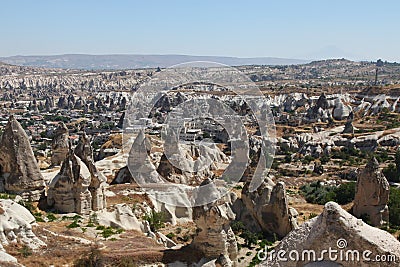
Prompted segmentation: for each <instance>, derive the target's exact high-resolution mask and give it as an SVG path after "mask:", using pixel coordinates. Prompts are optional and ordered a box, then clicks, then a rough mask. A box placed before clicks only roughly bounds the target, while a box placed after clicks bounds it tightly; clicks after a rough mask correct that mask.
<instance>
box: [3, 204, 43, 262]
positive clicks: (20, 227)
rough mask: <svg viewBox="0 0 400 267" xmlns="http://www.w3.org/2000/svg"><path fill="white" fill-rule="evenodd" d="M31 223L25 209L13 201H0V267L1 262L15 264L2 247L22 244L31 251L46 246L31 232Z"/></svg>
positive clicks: (33, 219)
mask: <svg viewBox="0 0 400 267" xmlns="http://www.w3.org/2000/svg"><path fill="white" fill-rule="evenodd" d="M33 223H35V218H34V217H33V216H32V214H31V213H30V212H29V211H28V210H27V209H26V208H24V207H23V206H21V205H19V204H17V203H16V202H14V201H13V200H10V199H0V256H1V257H0V266H3V264H2V262H17V260H16V259H15V258H14V257H12V256H10V255H9V254H7V253H6V252H5V250H4V248H3V246H7V245H10V244H22V245H25V246H27V247H29V248H31V249H33V250H36V249H39V248H42V247H44V246H46V244H45V243H44V242H43V241H42V240H40V239H39V238H37V237H36V236H35V234H34V233H33V232H32V224H33ZM4 266H8V265H4Z"/></svg>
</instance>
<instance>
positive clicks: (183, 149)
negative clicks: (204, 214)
mask: <svg viewBox="0 0 400 267" xmlns="http://www.w3.org/2000/svg"><path fill="white" fill-rule="evenodd" d="M175 149H176V150H175V151H176V152H177V153H176V154H174V155H173V156H172V161H173V162H171V161H170V160H169V159H168V158H167V156H166V155H165V154H164V155H162V157H161V160H160V164H159V165H158V168H157V172H158V173H159V174H160V175H161V176H162V177H164V178H165V179H166V180H167V181H169V182H173V183H180V184H187V185H199V184H201V183H202V182H203V180H204V179H205V178H212V177H213V173H212V170H216V169H218V164H221V163H224V162H227V157H226V155H225V154H224V153H223V152H222V151H220V149H219V148H218V147H217V146H215V145H212V146H206V145H200V146H199V147H196V146H195V145H180V146H179V147H177V148H175ZM194 158H196V160H193V159H194ZM174 162H175V164H174ZM176 163H179V164H181V166H178V167H177V166H176ZM205 166H206V167H205ZM208 166H209V167H208ZM180 167H182V168H180ZM188 170H193V172H190V171H188Z"/></svg>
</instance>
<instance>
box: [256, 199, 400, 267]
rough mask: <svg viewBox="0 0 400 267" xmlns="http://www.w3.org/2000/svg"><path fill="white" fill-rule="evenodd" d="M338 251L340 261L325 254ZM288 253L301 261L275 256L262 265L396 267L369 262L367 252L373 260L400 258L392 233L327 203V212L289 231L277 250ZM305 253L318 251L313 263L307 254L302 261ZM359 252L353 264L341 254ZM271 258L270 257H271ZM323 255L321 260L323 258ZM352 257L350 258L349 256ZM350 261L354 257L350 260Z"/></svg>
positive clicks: (277, 266)
mask: <svg viewBox="0 0 400 267" xmlns="http://www.w3.org/2000/svg"><path fill="white" fill-rule="evenodd" d="M339 239H344V240H346V243H347V245H346V246H345V247H344V248H341V247H342V246H340V245H343V244H344V243H343V240H342V242H341V243H339V244H340V245H339V246H340V247H338V240H339ZM329 248H331V249H332V250H338V252H337V253H336V254H333V255H337V257H338V258H337V260H335V261H333V260H332V259H330V258H329V253H326V252H325V253H322V251H323V250H328V249H329ZM280 250H283V251H286V255H285V256H286V257H287V258H289V253H291V251H297V252H298V253H299V255H300V261H295V260H293V261H292V260H288V261H279V260H278V259H277V258H276V255H277V254H276V253H275V254H274V255H275V256H274V257H272V260H270V259H269V258H267V260H264V261H263V262H262V263H261V264H260V266H268V267H300V266H321V267H322V266H346V267H353V266H354V267H355V266H361V267H368V266H377V267H378V266H379V267H381V266H382V267H385V266H388V267H389V266H395V265H396V264H397V262H395V263H394V262H373V261H366V260H365V259H363V257H362V253H363V252H364V251H367V250H369V251H371V254H370V255H369V257H370V258H372V259H374V258H373V257H375V256H376V255H393V256H395V257H397V260H398V259H399V258H400V242H399V241H397V240H396V238H395V237H393V236H392V235H391V234H389V233H388V232H386V231H383V230H380V229H378V228H375V227H372V226H369V225H368V224H366V223H364V222H363V221H361V220H359V219H357V218H355V217H354V216H352V215H351V214H349V213H348V212H346V211H345V210H343V209H342V208H341V207H340V206H339V205H338V204H337V203H334V202H328V203H327V204H325V208H324V211H323V212H322V214H320V215H319V216H318V217H315V218H313V219H311V220H309V221H307V222H305V223H304V224H302V225H301V226H300V227H299V228H298V229H296V230H293V231H292V232H290V233H289V234H288V235H287V236H286V237H285V238H284V239H283V240H282V241H281V242H280V244H279V245H278V246H277V247H275V251H276V252H277V251H280ZM306 250H312V251H314V252H315V255H316V258H320V259H318V260H314V259H313V258H312V257H311V260H309V259H308V256H307V255H306V257H305V261H301V255H302V253H303V252H304V251H306ZM350 250H357V251H359V256H360V261H356V260H355V261H351V260H347V261H346V260H345V259H346V258H345V257H344V258H343V259H344V260H341V259H340V254H339V253H340V251H342V253H343V254H344V255H345V253H346V251H350ZM269 255H270V254H269ZM321 255H322V257H321ZM292 256H293V257H295V253H292ZM350 257H351V256H350ZM350 259H351V258H350Z"/></svg>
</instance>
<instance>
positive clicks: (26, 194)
mask: <svg viewBox="0 0 400 267" xmlns="http://www.w3.org/2000/svg"><path fill="white" fill-rule="evenodd" d="M43 190H44V179H43V176H42V174H41V173H40V170H39V167H38V164H37V162H36V159H35V156H34V155H33V151H32V148H31V146H30V143H29V139H28V136H27V134H26V133H25V131H24V129H23V128H22V127H21V125H20V124H19V122H18V121H17V120H16V119H15V118H14V117H13V116H10V118H9V120H8V123H7V125H6V127H5V128H4V133H3V135H2V136H1V140H0V192H4V191H5V192H7V193H13V194H19V195H21V196H22V198H24V199H26V200H32V201H37V200H39V198H40V195H41V193H42V192H43Z"/></svg>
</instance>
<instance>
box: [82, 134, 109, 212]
mask: <svg viewBox="0 0 400 267" xmlns="http://www.w3.org/2000/svg"><path fill="white" fill-rule="evenodd" d="M75 154H76V155H77V156H78V157H79V158H80V159H81V160H82V161H83V163H85V164H86V166H87V167H88V169H89V172H90V175H91V180H90V185H89V191H90V194H91V195H92V209H93V210H94V211H96V210H102V209H104V208H106V206H107V203H106V196H105V191H106V188H107V178H106V177H105V176H104V175H103V174H102V173H101V172H99V171H98V170H97V168H96V166H95V165H94V160H93V150H92V147H91V145H90V141H89V138H88V136H87V135H86V133H85V132H84V133H83V134H82V135H81V136H80V138H79V142H78V144H77V146H76V147H75Z"/></svg>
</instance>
